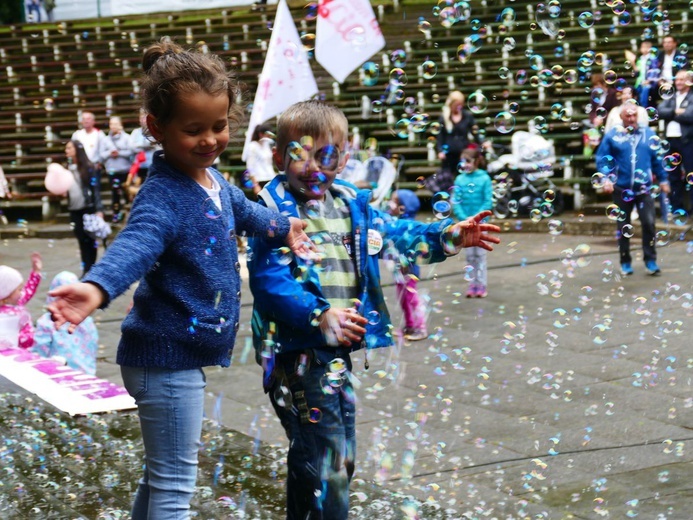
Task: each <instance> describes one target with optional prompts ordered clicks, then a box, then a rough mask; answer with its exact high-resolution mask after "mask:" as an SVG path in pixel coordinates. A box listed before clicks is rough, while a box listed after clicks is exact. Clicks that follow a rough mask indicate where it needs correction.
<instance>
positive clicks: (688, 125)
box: [657, 89, 693, 146]
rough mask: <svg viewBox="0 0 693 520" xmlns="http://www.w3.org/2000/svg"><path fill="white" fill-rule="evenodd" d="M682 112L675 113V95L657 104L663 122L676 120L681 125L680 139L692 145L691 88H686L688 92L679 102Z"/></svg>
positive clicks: (692, 112) (692, 109) (692, 113)
mask: <svg viewBox="0 0 693 520" xmlns="http://www.w3.org/2000/svg"><path fill="white" fill-rule="evenodd" d="M681 108H683V109H684V112H683V114H678V115H677V114H676V96H675V95H674V96H672V97H671V98H669V99H665V100H664V101H662V102H661V103H660V104H659V105H657V112H659V117H661V118H662V119H664V121H665V122H667V123H669V122H670V121H676V122H677V123H679V124H680V125H681V140H682V141H686V142H690V143H691V146H693V89H688V94H687V95H686V97H685V98H684V100H683V101H682V102H681Z"/></svg>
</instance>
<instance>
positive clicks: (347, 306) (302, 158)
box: [248, 100, 500, 520]
mask: <svg viewBox="0 0 693 520" xmlns="http://www.w3.org/2000/svg"><path fill="white" fill-rule="evenodd" d="M347 135H348V122H347V119H346V117H345V116H344V114H343V113H342V112H341V111H340V110H339V109H337V108H335V107H332V106H330V105H328V104H325V103H323V102H320V101H315V100H312V101H304V102H300V103H296V104H294V105H292V106H291V107H290V108H289V109H287V110H286V111H285V112H284V113H283V114H282V115H281V117H280V118H279V121H278V123H277V139H276V148H275V151H274V158H275V163H276V165H277V167H278V169H279V170H280V171H283V172H284V175H279V176H277V177H275V178H274V179H273V180H272V181H271V182H270V183H269V184H267V185H266V186H265V188H264V189H263V190H262V191H261V192H260V194H259V199H260V203H261V204H264V205H266V206H268V207H270V208H274V209H277V210H278V211H280V212H282V213H285V214H286V215H289V216H295V217H300V218H302V219H303V220H305V221H306V222H307V223H308V227H307V228H306V230H305V231H306V233H307V234H308V236H309V237H310V238H311V240H312V241H313V243H314V244H315V245H316V246H317V248H318V250H319V255H318V258H317V259H315V258H314V259H308V260H307V259H301V258H298V257H296V256H294V255H291V254H290V253H289V252H288V250H286V248H278V249H277V248H275V249H273V248H272V246H271V245H270V244H269V243H268V242H267V241H265V240H263V239H262V238H251V240H250V241H249V253H248V268H249V271H250V288H251V291H252V292H253V296H254V307H253V342H254V345H255V349H256V353H257V356H256V358H257V360H258V363H260V364H261V365H262V366H263V369H264V377H263V383H264V389H265V392H267V393H268V394H269V397H270V401H271V402H272V405H273V407H274V409H275V412H276V413H277V415H278V416H279V419H280V420H281V422H282V425H283V426H284V429H285V430H286V433H287V436H288V438H289V441H290V447H289V454H288V476H287V518H290V519H292V518H296V519H304V518H316V519H317V518H325V519H330V520H341V519H346V518H347V516H348V511H349V482H350V480H351V477H352V475H353V472H354V460H355V451H356V433H355V417H356V409H355V399H354V389H353V386H352V382H351V377H350V374H351V369H352V360H351V353H352V352H353V351H355V350H359V349H364V350H365V352H366V356H365V363H366V368H368V357H367V352H368V349H371V348H379V347H387V346H390V345H392V343H393V340H392V328H393V327H392V324H391V322H390V316H389V313H388V311H387V307H386V306H385V300H384V297H383V293H382V290H381V286H380V274H379V266H378V259H379V258H381V257H383V256H384V255H387V256H388V257H389V258H399V256H400V254H403V255H406V256H407V261H408V262H411V261H417V260H419V261H425V262H440V261H443V260H445V258H446V257H447V256H450V255H453V254H456V253H457V252H459V250H460V249H461V248H463V247H471V246H478V247H483V248H484V249H488V250H492V246H491V245H490V244H497V243H499V242H500V240H499V239H498V238H497V237H495V236H490V235H488V234H487V233H488V232H491V231H493V232H498V231H500V230H499V228H498V227H497V226H494V225H491V224H486V223H482V222H481V221H482V219H484V218H485V217H487V216H489V215H490V212H482V213H480V214H479V215H476V216H474V217H472V218H470V219H468V220H466V221H463V222H459V223H457V224H454V223H453V222H452V221H451V220H450V219H446V220H441V221H439V222H434V223H430V224H424V223H421V222H416V221H413V220H398V219H396V218H394V217H392V216H391V215H388V214H387V213H385V212H380V211H378V210H376V209H373V208H372V207H371V206H370V205H369V202H370V199H371V192H370V191H368V190H359V189H357V188H356V187H355V186H353V185H351V184H349V183H347V182H344V181H341V180H336V179H335V177H336V175H337V174H338V173H339V172H340V171H341V170H342V169H343V168H344V166H345V164H346V161H347V160H348V158H349V157H348V152H347V151H346V144H347Z"/></svg>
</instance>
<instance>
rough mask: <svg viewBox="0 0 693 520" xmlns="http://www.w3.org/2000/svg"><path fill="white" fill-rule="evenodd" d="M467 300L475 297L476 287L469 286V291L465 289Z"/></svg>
mask: <svg viewBox="0 0 693 520" xmlns="http://www.w3.org/2000/svg"><path fill="white" fill-rule="evenodd" d="M465 296H466V297H467V298H474V297H475V296H476V285H474V284H471V285H470V286H469V289H467V294H465Z"/></svg>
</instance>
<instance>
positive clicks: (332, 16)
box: [315, 0, 385, 83]
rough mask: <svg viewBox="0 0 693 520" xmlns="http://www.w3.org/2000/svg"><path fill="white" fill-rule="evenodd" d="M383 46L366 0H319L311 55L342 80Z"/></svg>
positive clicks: (381, 36)
mask: <svg viewBox="0 0 693 520" xmlns="http://www.w3.org/2000/svg"><path fill="white" fill-rule="evenodd" d="M383 47H385V38H384V37H383V33H382V32H381V31H380V26H379V25H378V20H377V19H376V17H375V13H373V8H372V7H371V4H370V2H369V1H368V0H320V4H319V6H318V21H317V27H316V30H315V59H316V60H317V62H318V63H319V64H320V65H322V66H323V67H324V68H325V70H327V72H329V73H330V74H331V75H332V77H333V78H334V79H336V80H337V81H339V82H340V83H342V82H343V81H344V80H345V79H346V78H347V76H348V75H349V74H351V72H352V71H353V70H354V69H356V68H357V67H358V66H359V65H361V64H363V63H364V62H365V61H367V60H368V59H369V58H370V57H371V56H373V54H375V53H376V52H378V51H379V50H380V49H382V48H383Z"/></svg>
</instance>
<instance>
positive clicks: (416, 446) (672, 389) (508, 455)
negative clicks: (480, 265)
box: [0, 215, 693, 520]
mask: <svg viewBox="0 0 693 520" xmlns="http://www.w3.org/2000/svg"><path fill="white" fill-rule="evenodd" d="M561 222H562V225H561V226H559V229H558V230H557V229H556V227H555V225H554V226H553V227H552V228H551V229H550V228H549V225H548V222H547V221H546V220H545V221H542V222H539V223H532V222H530V221H527V220H524V221H517V220H512V221H507V222H505V223H503V228H504V232H503V234H502V237H501V238H502V241H503V242H502V244H501V245H500V246H498V247H497V249H496V251H494V252H493V253H491V254H490V255H489V266H490V270H489V296H488V298H485V299H466V298H465V297H464V292H465V290H466V282H465V281H464V266H465V261H464V253H462V254H461V255H459V256H458V257H456V258H451V259H449V260H448V261H446V262H445V263H443V264H439V265H435V266H425V267H423V269H422V281H421V283H420V292H421V293H422V294H424V295H425V296H426V298H427V300H428V309H429V332H430V333H431V336H429V338H428V339H427V340H424V341H421V342H416V343H411V344H409V343H400V344H398V345H397V346H396V347H394V348H391V349H384V350H381V351H372V352H370V353H369V363H370V369H369V370H365V369H364V368H363V354H361V353H358V354H356V355H355V356H354V360H355V362H354V365H355V371H354V375H355V377H356V378H357V380H358V389H357V395H358V399H359V400H358V414H357V431H358V445H359V448H358V450H359V451H358V462H357V475H356V480H355V482H354V483H353V485H352V504H353V509H352V513H353V516H354V517H355V518H374V517H376V516H382V517H384V518H415V517H416V516H415V515H416V514H418V517H420V518H499V519H500V518H504V519H505V518H545V519H547V518H551V519H568V518H576V519H588V518H589V519H591V518H603V517H610V518H634V517H636V516H638V517H640V518H657V519H667V520H673V519H677V520H678V519H680V520H684V519H690V518H693V513H691V512H690V506H689V504H690V503H691V500H692V499H693V488H691V485H690V475H691V470H692V469H693V465H692V461H693V454H692V450H693V434H692V433H691V428H692V427H693V418H692V415H691V411H692V409H693V397H691V396H693V393H691V380H692V379H691V376H692V375H693V355H691V351H690V344H691V342H690V336H688V335H689V334H691V328H690V323H691V321H690V316H691V313H693V284H692V278H691V275H692V274H693V271H692V269H693V262H692V258H693V256H692V255H693V249H692V248H691V247H690V245H689V244H688V241H690V240H693V235H691V233H690V231H688V230H687V228H686V227H685V226H684V227H679V228H669V229H668V231H669V232H668V234H667V233H663V234H662V235H661V236H660V237H659V239H660V242H661V244H660V247H659V249H658V251H659V258H660V266H661V267H662V271H663V273H662V276H661V277H650V276H647V275H646V274H645V271H644V266H643V265H642V261H641V260H640V257H639V254H638V253H636V257H635V258H636V261H635V262H634V267H635V274H634V275H633V276H630V277H627V278H623V277H621V275H620V274H619V270H618V254H617V251H616V244H615V240H614V239H613V238H612V236H613V234H612V232H611V233H610V232H608V227H611V228H612V229H613V227H615V224H614V223H613V222H609V221H608V220H607V219H606V217H598V220H597V218H591V219H590V218H584V217H577V216H575V215H573V216H570V215H566V216H565V217H562V218H561ZM604 222H606V225H604ZM530 229H531V231H532V232H527V231H528V230H530ZM598 229H604V230H605V231H603V232H601V231H596V230H598ZM665 231H666V230H665ZM0 233H2V230H0ZM8 235H9V234H8V230H5V234H2V235H0V238H2V242H1V243H0V263H6V264H9V265H12V266H14V267H16V268H18V269H20V270H21V271H22V272H24V273H26V272H27V270H28V268H29V253H30V252H31V251H33V250H37V251H40V252H41V253H42V255H43V258H44V265H45V271H46V282H45V283H44V284H43V285H42V287H41V289H40V291H39V294H38V295H37V297H36V298H35V299H34V300H33V301H32V302H31V303H30V306H29V308H30V309H31V311H32V314H33V316H34V318H36V317H38V315H39V314H40V312H41V306H42V304H43V299H44V297H45V292H46V290H47V287H48V283H49V282H50V279H51V278H52V276H53V275H54V274H56V273H57V272H58V271H60V270H63V269H70V270H73V271H76V272H79V268H78V263H79V260H78V253H77V248H76V241H75V240H74V239H69V238H65V239H60V238H6V237H7V236H8ZM605 235H606V236H605ZM609 235H611V236H609ZM638 244H639V241H638V240H635V242H634V246H635V247H634V251H636V252H637V251H639V247H637V246H638ZM383 271H384V272H385V271H386V269H384V268H383ZM383 283H384V285H385V290H386V295H387V297H388V302H389V306H390V311H391V313H392V314H393V316H394V318H395V320H400V319H401V311H399V308H398V305H397V303H396V300H395V295H394V287H393V285H392V283H391V277H389V275H385V276H384V279H383ZM243 295H244V299H243V302H244V303H243V314H242V317H243V319H242V323H243V324H244V325H243V326H242V327H241V329H240V331H239V335H238V341H237V344H236V350H235V353H234V358H233V365H232V366H231V367H230V368H228V369H221V368H218V367H213V368H209V369H207V370H206V374H207V378H208V403H207V414H208V416H209V417H212V418H214V419H216V420H219V421H220V422H221V423H222V424H223V425H225V426H227V427H228V428H231V429H232V430H237V431H238V432H240V433H243V434H247V435H248V436H249V437H250V438H252V439H254V440H255V441H260V442H261V443H264V445H274V446H279V447H281V450H280V451H279V452H278V453H283V452H284V451H285V449H286V445H287V443H286V440H285V437H284V433H283V431H282V429H281V427H280V425H279V423H278V421H277V420H276V419H275V416H274V413H273V412H272V411H271V407H270V405H269V401H268V399H267V397H266V396H265V395H263V393H262V390H261V380H260V369H259V367H257V366H256V365H255V362H254V358H253V353H252V347H251V346H250V329H249V326H248V323H249V318H250V302H251V296H250V292H249V290H248V287H247V281H246V282H244V289H243ZM128 303H129V297H128V295H125V296H123V297H121V298H119V299H118V300H116V301H115V302H113V304H112V305H111V307H109V309H107V310H106V311H103V312H101V311H100V312H98V314H97V315H96V321H97V323H98V326H99V331H100V335H101V341H100V343H101V347H100V352H99V363H98V375H99V376H101V377H105V378H107V379H111V380H113V381H116V382H120V375H119V370H118V367H117V366H116V365H115V363H114V358H115V347H116V345H117V341H118V336H119V325H120V320H121V319H122V317H123V315H124V313H125V309H126V308H127V305H128ZM278 471H279V473H281V472H282V471H284V469H283V467H282V466H281V464H280V466H279V469H278ZM278 486H279V487H280V486H281V483H279V484H278ZM382 492H387V493H390V492H391V493H395V494H396V495H395V496H397V497H398V500H397V501H396V504H397V505H396V506H395V505H393V504H395V501H393V500H390V499H387V498H383V495H382ZM385 496H387V495H385ZM407 497H409V498H407ZM265 514H267V515H268V516H262V517H263V518H265V517H266V518H275V517H277V518H279V517H281V515H280V514H279V513H276V512H275V513H274V514H272V513H269V512H266V513H265ZM219 518H221V516H220V517H219ZM224 518H226V517H224Z"/></svg>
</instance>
